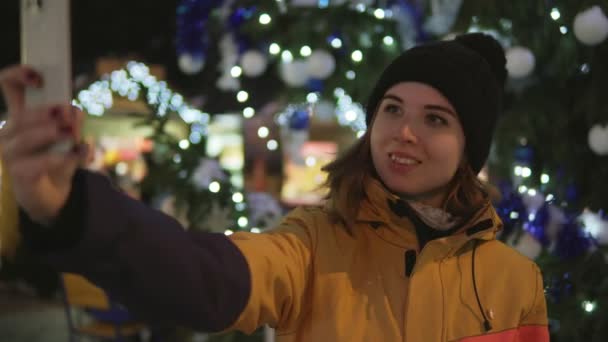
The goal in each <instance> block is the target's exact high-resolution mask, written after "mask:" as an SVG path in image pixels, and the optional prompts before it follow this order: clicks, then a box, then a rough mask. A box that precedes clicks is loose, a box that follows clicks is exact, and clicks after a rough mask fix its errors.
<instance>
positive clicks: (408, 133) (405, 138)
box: [396, 121, 418, 143]
mask: <svg viewBox="0 0 608 342" xmlns="http://www.w3.org/2000/svg"><path fill="white" fill-rule="evenodd" d="M396 139H397V140H399V141H400V142H405V143H416V142H418V136H417V135H416V133H415V129H414V127H413V124H412V122H409V121H408V122H404V123H403V124H401V125H400V126H399V129H398V132H397V137H396Z"/></svg>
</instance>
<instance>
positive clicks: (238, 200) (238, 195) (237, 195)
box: [232, 192, 245, 203]
mask: <svg viewBox="0 0 608 342" xmlns="http://www.w3.org/2000/svg"><path fill="white" fill-rule="evenodd" d="M244 199H245V198H244V197H243V194H242V193H240V192H235V193H234V194H232V201H233V202H234V203H241V202H243V200H244Z"/></svg>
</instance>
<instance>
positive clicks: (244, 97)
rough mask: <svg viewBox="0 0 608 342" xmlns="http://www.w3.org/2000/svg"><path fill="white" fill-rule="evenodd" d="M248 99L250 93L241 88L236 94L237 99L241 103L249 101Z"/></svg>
mask: <svg viewBox="0 0 608 342" xmlns="http://www.w3.org/2000/svg"><path fill="white" fill-rule="evenodd" d="M248 99H249V93H247V92H246V91H244V90H241V91H239V92H238V93H237V94H236V100H237V101H239V102H241V103H242V102H245V101H247V100H248Z"/></svg>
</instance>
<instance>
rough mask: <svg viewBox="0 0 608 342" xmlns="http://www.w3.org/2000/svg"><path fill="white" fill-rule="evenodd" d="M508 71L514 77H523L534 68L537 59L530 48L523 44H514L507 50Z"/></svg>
mask: <svg viewBox="0 0 608 342" xmlns="http://www.w3.org/2000/svg"><path fill="white" fill-rule="evenodd" d="M506 57H507V71H509V76H511V77H513V78H523V77H526V76H528V75H530V73H532V70H534V64H535V63H536V59H535V58H534V54H533V53H532V51H530V49H528V48H525V47H523V46H514V47H512V48H510V49H508V50H507V53H506Z"/></svg>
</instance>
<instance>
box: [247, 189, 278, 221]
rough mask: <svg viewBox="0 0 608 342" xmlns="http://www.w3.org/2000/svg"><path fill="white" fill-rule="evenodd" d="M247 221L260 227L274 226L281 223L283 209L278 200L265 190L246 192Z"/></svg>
mask: <svg viewBox="0 0 608 342" xmlns="http://www.w3.org/2000/svg"><path fill="white" fill-rule="evenodd" d="M247 205H248V207H249V223H250V224H251V225H252V226H254V227H258V228H260V229H267V228H274V227H276V226H278V225H279V223H281V219H282V217H283V209H282V208H281V205H280V204H279V202H278V201H277V200H276V198H274V197H273V196H272V195H271V194H269V193H267V192H252V193H248V194H247Z"/></svg>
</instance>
